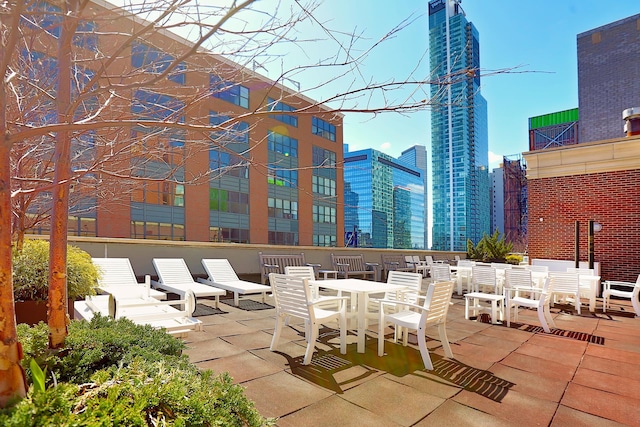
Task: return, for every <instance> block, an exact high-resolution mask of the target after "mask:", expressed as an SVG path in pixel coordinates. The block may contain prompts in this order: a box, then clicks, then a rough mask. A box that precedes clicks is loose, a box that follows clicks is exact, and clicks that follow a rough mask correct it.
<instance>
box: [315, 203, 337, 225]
mask: <svg viewBox="0 0 640 427" xmlns="http://www.w3.org/2000/svg"><path fill="white" fill-rule="evenodd" d="M312 212H313V222H318V223H328V224H335V223H336V208H332V207H330V206H322V205H313V208H312Z"/></svg>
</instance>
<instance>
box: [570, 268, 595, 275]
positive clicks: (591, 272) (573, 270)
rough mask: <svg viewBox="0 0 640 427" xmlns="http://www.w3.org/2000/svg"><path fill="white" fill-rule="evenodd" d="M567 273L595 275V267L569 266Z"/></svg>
mask: <svg viewBox="0 0 640 427" xmlns="http://www.w3.org/2000/svg"><path fill="white" fill-rule="evenodd" d="M567 273H578V274H582V275H583V276H593V275H595V269H593V268H576V267H567Z"/></svg>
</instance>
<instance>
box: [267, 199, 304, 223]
mask: <svg viewBox="0 0 640 427" xmlns="http://www.w3.org/2000/svg"><path fill="white" fill-rule="evenodd" d="M267 207H268V211H269V217H271V218H283V219H298V202H294V201H291V200H284V199H277V198H274V197H269V198H268V199H267Z"/></svg>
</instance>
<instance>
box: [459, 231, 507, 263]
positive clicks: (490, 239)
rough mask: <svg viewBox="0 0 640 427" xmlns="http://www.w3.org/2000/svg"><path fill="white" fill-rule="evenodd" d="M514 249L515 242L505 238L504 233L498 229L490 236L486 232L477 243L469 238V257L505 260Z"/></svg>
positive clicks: (492, 260)
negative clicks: (474, 243) (507, 240)
mask: <svg viewBox="0 0 640 427" xmlns="http://www.w3.org/2000/svg"><path fill="white" fill-rule="evenodd" d="M512 250H513V244H511V243H507V242H505V240H504V234H503V235H502V237H500V232H499V231H498V230H497V229H496V231H495V232H494V233H493V234H492V235H491V236H489V235H488V234H487V233H485V234H484V235H483V236H482V239H480V241H479V242H478V244H477V245H475V246H474V245H473V242H472V241H471V239H469V240H467V258H469V259H474V260H477V261H483V262H505V260H506V257H507V255H508V254H509V253H510V252H511V251H512Z"/></svg>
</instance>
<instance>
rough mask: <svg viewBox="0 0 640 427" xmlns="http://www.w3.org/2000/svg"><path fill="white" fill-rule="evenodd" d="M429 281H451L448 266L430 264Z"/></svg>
mask: <svg viewBox="0 0 640 427" xmlns="http://www.w3.org/2000/svg"><path fill="white" fill-rule="evenodd" d="M431 279H432V280H433V281H434V282H442V281H448V280H451V266H450V265H449V264H432V265H431Z"/></svg>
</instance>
